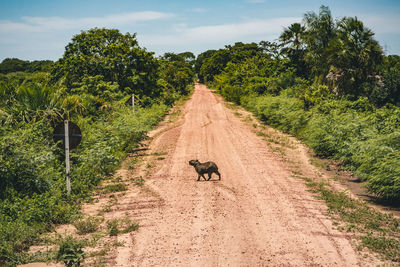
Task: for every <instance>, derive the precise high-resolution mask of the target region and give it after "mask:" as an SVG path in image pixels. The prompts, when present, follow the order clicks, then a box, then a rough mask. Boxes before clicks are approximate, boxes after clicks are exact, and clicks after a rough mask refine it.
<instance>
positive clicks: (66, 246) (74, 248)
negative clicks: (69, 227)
mask: <svg viewBox="0 0 400 267" xmlns="http://www.w3.org/2000/svg"><path fill="white" fill-rule="evenodd" d="M82 248H83V243H82V242H81V241H78V240H76V239H74V238H73V237H72V236H67V237H66V238H64V239H61V241H60V248H59V250H58V252H57V260H58V261H62V262H63V263H64V264H65V266H68V267H76V266H81V262H82V261H83V260H84V259H85V253H84V252H83V250H82Z"/></svg>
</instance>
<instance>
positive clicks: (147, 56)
mask: <svg viewBox="0 0 400 267" xmlns="http://www.w3.org/2000/svg"><path fill="white" fill-rule="evenodd" d="M157 70H158V61H157V59H156V58H155V57H154V56H153V53H150V52H147V51H146V50H145V49H143V48H141V47H139V45H138V42H137V40H136V34H130V33H126V34H121V33H120V32H119V31H118V30H115V29H105V28H102V29H99V28H93V29H90V30H88V31H82V32H81V33H80V34H78V35H75V36H74V37H73V38H72V41H71V42H70V43H69V44H68V45H67V46H66V48H65V53H64V56H63V57H62V58H61V59H60V60H59V61H58V62H57V63H56V66H55V68H54V70H53V73H52V74H53V78H54V79H55V80H59V79H60V78H62V77H65V82H66V86H67V88H68V90H71V89H72V88H74V86H76V84H79V83H82V79H83V77H87V76H97V75H101V76H102V77H103V80H104V81H105V82H111V83H114V82H115V83H117V84H118V85H119V88H120V90H121V91H123V92H124V93H125V94H132V93H135V94H136V95H139V96H146V97H150V98H154V97H158V96H159V94H160V91H159V90H157V86H156V82H157V78H158V71H157Z"/></svg>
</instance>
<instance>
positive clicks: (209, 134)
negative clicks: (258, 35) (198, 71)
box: [111, 85, 373, 266]
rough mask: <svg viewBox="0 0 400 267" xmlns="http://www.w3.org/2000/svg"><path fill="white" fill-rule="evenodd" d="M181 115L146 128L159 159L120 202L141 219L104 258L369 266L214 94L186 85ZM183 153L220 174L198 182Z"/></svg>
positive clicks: (285, 166) (284, 164) (132, 262)
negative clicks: (140, 185)
mask: <svg viewBox="0 0 400 267" xmlns="http://www.w3.org/2000/svg"><path fill="white" fill-rule="evenodd" d="M181 116H182V117H181V120H180V121H178V123H175V124H173V125H171V124H165V125H164V126H161V128H159V129H158V130H156V131H155V132H153V133H152V136H153V138H152V141H151V142H150V145H149V150H150V153H155V152H156V153H159V154H157V155H160V153H163V152H164V154H163V157H164V158H165V159H159V160H158V161H155V162H156V164H157V165H156V166H155V167H154V168H153V169H152V171H151V174H150V176H149V177H147V178H146V183H145V188H143V190H145V191H146V192H145V193H143V192H142V193H139V194H133V193H132V194H129V193H128V194H127V195H126V196H124V197H123V198H124V200H122V201H121V202H120V204H122V205H124V207H126V208H125V209H122V210H121V211H124V212H125V214H129V216H130V217H131V218H132V219H134V220H137V221H139V222H140V225H141V227H140V229H139V231H138V232H135V233H132V234H130V235H126V236H122V237H118V240H119V241H124V242H125V244H126V245H125V246H124V247H118V248H117V250H116V251H115V253H116V255H115V258H114V260H113V263H111V264H112V265H115V266H277V265H280V266H366V265H373V264H372V263H371V262H369V261H370V260H371V259H369V260H367V259H364V258H363V257H362V256H360V255H359V254H358V253H357V250H356V248H355V245H354V241H352V239H351V237H350V235H347V234H346V233H343V232H340V231H338V230H335V227H334V226H333V225H332V221H331V219H330V218H329V217H328V216H326V215H325V212H326V206H325V204H324V202H323V201H320V200H316V199H315V198H314V197H313V195H312V193H310V192H308V191H307V187H306V186H305V185H304V181H303V180H301V179H299V178H295V177H293V169H291V168H292V167H291V165H293V164H290V163H289V162H288V160H285V159H284V157H283V156H279V155H277V154H276V153H274V152H273V151H272V150H271V147H269V146H267V144H266V141H265V140H263V139H262V138H261V137H259V136H257V135H256V134H255V133H254V132H253V131H252V128H251V125H250V126H249V125H248V124H246V123H244V122H243V121H242V120H240V118H238V117H237V116H235V115H234V114H233V111H232V110H230V109H228V108H226V107H225V105H224V102H223V100H222V99H221V98H220V97H219V96H217V95H215V94H214V93H212V92H211V91H210V90H208V89H207V88H206V87H205V86H204V85H196V89H195V92H194V94H193V96H192V97H191V99H190V100H189V101H188V102H187V103H186V104H185V106H184V107H183V112H182V115H181ZM298 149H300V148H298ZM166 153H168V154H166ZM165 154H166V155H165ZM191 159H199V160H200V161H201V162H204V161H214V162H216V163H217V165H218V167H219V170H220V172H221V174H222V180H221V181H218V180H217V177H216V176H213V179H212V181H200V182H198V181H197V174H196V172H195V170H194V168H193V167H192V166H189V164H188V161H189V160H191ZM299 161H300V163H301V161H302V159H299ZM300 168H303V169H304V168H310V167H309V166H304V165H303V166H300ZM307 171H311V170H305V172H307ZM367 261H368V262H367Z"/></svg>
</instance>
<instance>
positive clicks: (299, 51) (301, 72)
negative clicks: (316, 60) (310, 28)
mask: <svg viewBox="0 0 400 267" xmlns="http://www.w3.org/2000/svg"><path fill="white" fill-rule="evenodd" d="M305 30H306V28H305V27H304V26H302V25H301V24H300V23H293V24H292V25H290V26H289V27H288V28H285V29H284V31H283V32H282V34H281V35H280V36H279V41H281V45H282V46H287V47H285V48H283V49H282V53H283V54H286V55H287V56H288V57H289V58H290V60H291V62H292V63H293V65H294V67H295V68H296V74H297V75H298V76H301V77H304V78H308V75H309V67H308V66H307V64H306V62H305V60H304V54H305V50H304V35H305Z"/></svg>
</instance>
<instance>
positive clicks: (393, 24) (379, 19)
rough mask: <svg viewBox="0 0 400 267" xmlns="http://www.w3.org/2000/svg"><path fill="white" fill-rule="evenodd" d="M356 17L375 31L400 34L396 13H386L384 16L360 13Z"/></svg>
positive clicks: (399, 20)
mask: <svg viewBox="0 0 400 267" xmlns="http://www.w3.org/2000/svg"><path fill="white" fill-rule="evenodd" d="M358 18H359V19H360V20H361V21H362V22H363V23H364V26H366V27H368V28H370V29H371V30H372V31H373V32H375V33H379V34H387V33H389V34H400V27H399V25H400V18H399V16H397V15H390V14H387V15H385V16H377V15H371V14H362V15H360V16H358Z"/></svg>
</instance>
